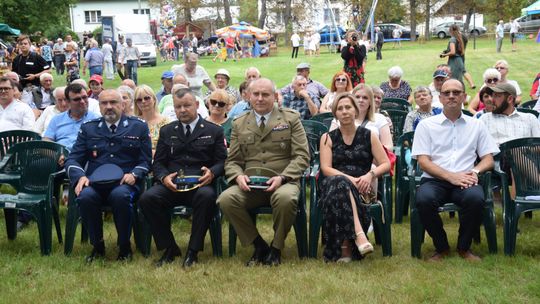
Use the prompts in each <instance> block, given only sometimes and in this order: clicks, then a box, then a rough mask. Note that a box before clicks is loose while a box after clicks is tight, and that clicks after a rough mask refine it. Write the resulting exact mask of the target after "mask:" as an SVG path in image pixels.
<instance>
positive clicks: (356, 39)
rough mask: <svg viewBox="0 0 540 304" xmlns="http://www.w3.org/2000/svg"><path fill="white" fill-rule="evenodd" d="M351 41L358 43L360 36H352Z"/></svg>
mask: <svg viewBox="0 0 540 304" xmlns="http://www.w3.org/2000/svg"><path fill="white" fill-rule="evenodd" d="M351 40H352V41H358V34H356V33H354V34H352V35H351Z"/></svg>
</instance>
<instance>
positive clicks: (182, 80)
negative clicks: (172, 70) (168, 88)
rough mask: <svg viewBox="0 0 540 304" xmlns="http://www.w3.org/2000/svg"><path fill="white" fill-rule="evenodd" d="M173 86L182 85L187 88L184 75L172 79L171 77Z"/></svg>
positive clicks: (177, 75) (187, 84)
mask: <svg viewBox="0 0 540 304" xmlns="http://www.w3.org/2000/svg"><path fill="white" fill-rule="evenodd" d="M175 84H183V85H185V86H189V83H188V81H187V79H186V77H184V75H182V74H176V75H174V77H173V85H175Z"/></svg>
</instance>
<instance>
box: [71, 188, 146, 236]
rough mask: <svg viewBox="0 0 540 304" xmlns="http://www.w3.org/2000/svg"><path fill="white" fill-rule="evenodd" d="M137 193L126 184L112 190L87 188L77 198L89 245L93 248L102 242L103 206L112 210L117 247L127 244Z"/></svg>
mask: <svg viewBox="0 0 540 304" xmlns="http://www.w3.org/2000/svg"><path fill="white" fill-rule="evenodd" d="M138 193H139V190H138V188H137V187H135V186H130V185H127V184H123V185H119V186H116V187H114V188H112V189H111V188H107V187H99V188H94V187H92V186H88V187H85V188H83V190H82V191H81V193H80V194H79V196H78V197H77V200H76V201H77V203H78V206H79V209H80V212H81V219H82V222H83V224H84V225H85V226H86V227H87V229H88V235H89V237H90V243H91V244H92V245H94V246H96V245H98V244H99V243H101V242H102V241H103V214H102V213H103V210H102V208H103V206H104V205H109V206H111V209H112V214H113V218H114V224H115V226H116V231H117V233H118V245H120V246H122V245H126V244H129V239H130V238H131V226H132V218H133V203H134V201H135V199H136V197H137V195H138Z"/></svg>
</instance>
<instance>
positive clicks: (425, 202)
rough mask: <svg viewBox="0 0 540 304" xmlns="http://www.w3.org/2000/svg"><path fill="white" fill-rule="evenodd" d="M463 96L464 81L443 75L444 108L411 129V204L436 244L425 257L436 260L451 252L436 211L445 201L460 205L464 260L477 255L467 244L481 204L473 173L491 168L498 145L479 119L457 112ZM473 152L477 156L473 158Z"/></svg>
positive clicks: (459, 247)
mask: <svg viewBox="0 0 540 304" xmlns="http://www.w3.org/2000/svg"><path fill="white" fill-rule="evenodd" d="M465 98H466V94H465V87H464V85H463V83H462V82H460V81H458V80H455V79H450V80H447V81H446V82H445V83H444V84H443V85H442V88H441V95H440V100H441V103H442V104H443V113H441V114H439V115H435V116H432V117H429V118H426V119H423V120H422V121H420V123H419V124H418V127H417V128H416V131H415V135H414V141H413V147H412V156H413V157H414V158H416V159H417V160H418V164H419V165H420V168H422V170H423V171H424V173H423V174H422V180H421V184H420V187H419V188H418V190H417V192H416V207H417V209H418V213H419V216H420V221H421V222H422V224H423V225H424V227H425V228H426V231H427V232H428V234H429V235H430V236H431V238H432V239H433V244H434V246H435V250H436V252H435V254H434V255H433V256H432V257H431V258H430V259H429V260H430V261H440V260H442V259H443V258H444V257H446V256H448V254H449V252H450V246H449V244H448V239H447V236H446V232H445V231H444V228H443V223H442V220H441V217H440V215H439V211H438V209H439V207H441V206H442V205H443V204H444V203H445V202H448V201H450V202H452V203H454V204H456V205H457V206H459V207H460V208H461V212H460V216H459V223H460V227H459V236H458V242H457V251H458V253H459V255H460V256H461V257H462V258H464V259H466V260H468V261H480V260H481V259H480V257H478V256H476V255H474V254H473V253H472V252H471V250H470V247H471V243H472V239H473V236H474V235H475V232H477V231H478V229H479V227H480V223H481V222H482V212H483V209H484V205H485V198H484V192H483V190H482V187H481V186H479V185H478V175H479V174H480V173H481V172H485V171H488V170H490V169H491V168H493V154H494V153H498V152H499V149H498V148H497V145H496V144H495V141H494V140H493V138H492V137H491V136H489V133H488V131H487V128H486V127H485V126H484V124H483V123H481V122H479V121H478V120H477V119H475V118H472V117H468V116H466V115H463V114H462V113H461V107H462V105H463V102H464V101H465ZM477 157H479V158H480V161H479V162H478V163H477V164H475V161H476V158H477Z"/></svg>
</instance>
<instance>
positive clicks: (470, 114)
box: [461, 109, 474, 117]
mask: <svg viewBox="0 0 540 304" xmlns="http://www.w3.org/2000/svg"><path fill="white" fill-rule="evenodd" d="M461 113H463V114H465V115H467V116H470V117H473V116H474V115H473V113H471V111H469V110H465V109H462V110H461Z"/></svg>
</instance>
